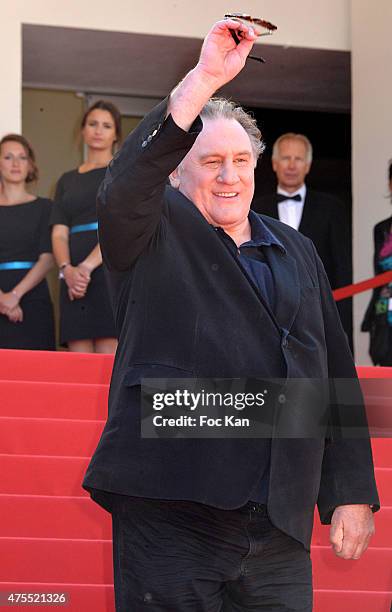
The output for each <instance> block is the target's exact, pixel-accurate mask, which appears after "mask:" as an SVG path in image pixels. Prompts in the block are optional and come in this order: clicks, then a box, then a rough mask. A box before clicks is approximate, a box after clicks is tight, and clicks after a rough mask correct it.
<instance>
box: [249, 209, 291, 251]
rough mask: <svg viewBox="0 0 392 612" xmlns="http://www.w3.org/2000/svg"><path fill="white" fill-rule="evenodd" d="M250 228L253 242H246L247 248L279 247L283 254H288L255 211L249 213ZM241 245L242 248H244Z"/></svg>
mask: <svg viewBox="0 0 392 612" xmlns="http://www.w3.org/2000/svg"><path fill="white" fill-rule="evenodd" d="M248 219H249V223H250V228H251V236H252V237H251V240H249V241H248V242H245V243H244V245H247V246H272V245H274V246H277V247H279V248H280V249H281V250H282V251H283V253H286V248H285V247H284V246H283V244H282V243H281V242H280V240H278V238H277V237H276V236H275V234H273V233H272V232H271V230H270V229H268V227H267V226H266V225H265V224H264V223H263V221H262V220H261V218H260V217H259V215H257V214H256V213H255V212H254V211H253V210H250V211H249V215H248ZM244 245H241V246H244Z"/></svg>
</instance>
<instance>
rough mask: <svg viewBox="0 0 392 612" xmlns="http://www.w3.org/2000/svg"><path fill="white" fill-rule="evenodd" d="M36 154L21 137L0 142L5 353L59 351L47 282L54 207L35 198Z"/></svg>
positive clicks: (0, 302)
mask: <svg viewBox="0 0 392 612" xmlns="http://www.w3.org/2000/svg"><path fill="white" fill-rule="evenodd" d="M37 177H38V170H37V166H36V164H35V156H34V151H33V149H32V148H31V146H30V144H29V143H28V141H27V140H26V139H25V138H24V137H23V136H20V135H18V134H8V135H7V136H4V137H3V138H2V140H1V141H0V348H15V349H41V350H54V348H55V340H54V324H53V309H52V303H51V300H50V296H49V291H48V285H47V283H46V280H45V277H46V275H47V273H48V272H49V270H50V269H51V268H52V267H53V257H52V254H51V250H52V249H51V243H50V230H49V216H50V209H51V202H50V200H47V199H46V198H40V197H36V196H33V195H31V194H30V193H29V192H28V191H27V189H26V184H27V183H30V182H32V181H34V180H36V179H37Z"/></svg>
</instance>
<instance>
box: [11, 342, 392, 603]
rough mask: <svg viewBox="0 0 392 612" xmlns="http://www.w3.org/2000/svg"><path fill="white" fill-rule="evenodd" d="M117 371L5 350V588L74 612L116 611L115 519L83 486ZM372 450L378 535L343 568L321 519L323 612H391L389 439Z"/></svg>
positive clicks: (318, 575) (317, 553) (319, 595)
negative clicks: (45, 595) (53, 598)
mask: <svg viewBox="0 0 392 612" xmlns="http://www.w3.org/2000/svg"><path fill="white" fill-rule="evenodd" d="M111 367H112V358H111V357H109V356H97V355H75V354H73V355H71V354H69V353H43V352H30V351H0V372H1V374H0V378H1V380H0V388H1V391H0V393H1V395H0V397H1V402H0V453H1V454H0V473H1V481H0V482H1V484H0V516H1V517H2V521H1V533H0V591H11V590H12V591H14V592H18V593H21V592H23V593H33V592H39V591H42V592H59V593H63V592H67V593H69V595H70V604H69V605H67V606H66V607H65V609H66V610H69V611H70V612H113V610H114V603H113V587H112V582H113V576H112V559H111V541H110V539H111V526H110V520H109V516H108V515H107V514H106V513H105V512H104V511H103V510H101V509H100V508H99V507H98V506H96V504H94V503H93V502H91V500H90V499H89V497H88V496H87V494H86V493H84V491H83V490H82V489H81V486H80V483H81V480H82V477H83V474H84V471H85V468H86V465H87V463H88V460H89V457H90V455H91V453H92V451H93V450H94V448H95V445H96V442H97V440H98V438H99V435H100V431H101V430H102V427H103V424H104V420H105V416H106V411H107V406H106V403H107V393H108V382H109V378H110V371H111ZM360 374H361V376H364V377H365V376H372V375H373V376H380V375H387V374H389V375H392V373H391V371H389V372H388V370H386V371H384V372H382V369H381V368H377V370H373V369H360ZM373 448H374V456H375V463H376V475H377V481H378V484H379V489H380V494H381V501H382V503H383V509H382V511H381V512H379V513H378V514H377V517H376V518H377V521H376V528H377V533H376V535H375V537H374V538H373V540H372V546H371V548H370V549H369V550H368V551H367V553H366V554H365V555H364V557H363V558H362V559H361V560H360V561H350V562H347V561H342V560H340V559H337V558H336V557H335V556H334V555H333V553H332V552H331V550H330V548H329V544H328V528H325V527H321V526H320V525H319V523H318V520H316V526H315V532H314V537H313V549H312V557H313V563H314V576H315V578H314V586H315V607H314V612H331V611H333V612H354V611H355V612H358V611H359V612H390V601H391V595H392V449H391V446H390V439H378V440H374V441H373ZM15 608H16V609H17V610H31V606H23V605H20V606H17V607H15ZM40 609H41V610H53V606H40ZM129 612H137V611H131V610H130V611H129Z"/></svg>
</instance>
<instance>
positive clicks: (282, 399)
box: [278, 393, 286, 404]
mask: <svg viewBox="0 0 392 612" xmlns="http://www.w3.org/2000/svg"><path fill="white" fill-rule="evenodd" d="M278 402H279V404H285V403H286V396H285V394H284V393H281V394H280V395H279V396H278Z"/></svg>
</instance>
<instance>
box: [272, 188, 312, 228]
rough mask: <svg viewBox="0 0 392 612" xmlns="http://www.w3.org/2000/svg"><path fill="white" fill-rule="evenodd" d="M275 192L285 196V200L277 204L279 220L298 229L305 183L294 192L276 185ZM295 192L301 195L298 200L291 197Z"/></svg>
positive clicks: (303, 200)
mask: <svg viewBox="0 0 392 612" xmlns="http://www.w3.org/2000/svg"><path fill="white" fill-rule="evenodd" d="M277 193H280V194H281V195H284V196H287V200H285V201H284V202H279V204H278V214H279V221H282V222H283V223H286V225H290V227H293V228H294V229H296V230H298V228H299V224H300V223H301V218H302V211H303V208H304V202H305V197H306V185H305V184H304V185H302V187H301V189H298V190H297V191H295V192H294V193H288V192H287V191H285V190H284V189H281V188H280V187H278V189H277ZM297 194H299V195H300V196H301V201H300V202H297V201H296V200H292V199H291V198H292V196H295V195H297Z"/></svg>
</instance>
